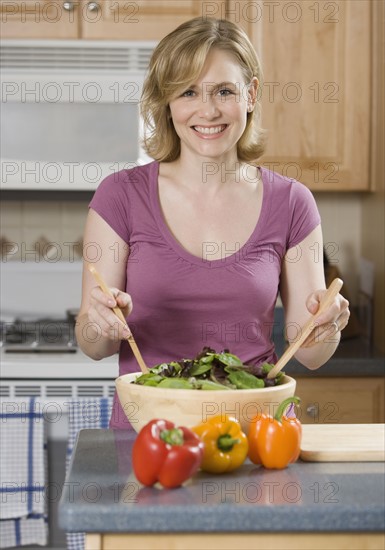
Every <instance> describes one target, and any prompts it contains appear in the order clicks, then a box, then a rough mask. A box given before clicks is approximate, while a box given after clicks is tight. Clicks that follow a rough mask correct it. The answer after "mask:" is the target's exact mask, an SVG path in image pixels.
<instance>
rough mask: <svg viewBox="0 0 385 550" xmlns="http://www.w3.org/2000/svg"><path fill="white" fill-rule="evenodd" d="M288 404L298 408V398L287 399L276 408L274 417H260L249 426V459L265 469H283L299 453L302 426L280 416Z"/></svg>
mask: <svg viewBox="0 0 385 550" xmlns="http://www.w3.org/2000/svg"><path fill="white" fill-rule="evenodd" d="M290 403H295V405H298V404H299V403H300V399H299V398H298V397H288V398H287V399H285V400H284V401H282V403H281V404H280V405H279V407H278V409H277V412H276V414H275V415H274V417H271V416H269V415H266V414H260V415H257V416H255V417H254V418H253V420H252V421H251V423H250V429H249V434H248V441H249V454H248V456H249V459H250V460H251V461H252V462H254V464H262V465H263V466H264V467H265V468H276V469H282V468H286V466H287V465H288V464H289V463H290V462H295V461H296V460H297V459H298V457H299V453H300V448H301V437H302V426H301V423H300V421H299V420H298V418H288V417H286V416H283V413H284V412H285V410H286V407H287V406H288V405H289V404H290Z"/></svg>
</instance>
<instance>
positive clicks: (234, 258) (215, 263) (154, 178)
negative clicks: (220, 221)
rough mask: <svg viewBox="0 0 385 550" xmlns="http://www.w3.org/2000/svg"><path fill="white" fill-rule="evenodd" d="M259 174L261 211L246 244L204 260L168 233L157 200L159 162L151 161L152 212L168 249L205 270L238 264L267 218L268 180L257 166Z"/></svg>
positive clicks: (158, 199) (263, 169) (263, 171)
mask: <svg viewBox="0 0 385 550" xmlns="http://www.w3.org/2000/svg"><path fill="white" fill-rule="evenodd" d="M258 168H259V169H260V172H261V182H262V186H263V192H262V205H261V210H260V213H259V217H258V220H257V223H256V225H255V227H254V229H253V231H252V233H251V235H250V236H249V238H248V239H247V240H246V242H245V243H244V244H243V245H242V246H241V247H240V248H239V249H238V250H237V251H236V252H233V253H232V254H229V255H228V256H226V257H225V258H219V259H216V260H205V259H204V258H201V257H199V256H195V255H194V254H191V252H189V251H188V250H186V249H185V248H184V247H183V246H182V245H181V244H180V243H179V241H178V240H177V239H176V238H175V237H174V235H173V234H172V232H171V231H170V229H169V227H168V225H167V223H166V220H165V217H164V214H163V210H162V207H161V203H160V198H159V180H158V177H159V161H153V163H152V166H151V172H150V200H151V203H152V207H153V212H154V214H155V220H156V223H157V225H158V228H159V230H160V232H161V233H162V236H163V238H164V239H165V241H166V242H167V243H168V245H169V246H170V248H172V250H173V251H174V252H175V253H176V254H177V255H178V256H179V257H181V258H183V259H184V260H186V261H187V262H189V263H191V264H195V265H199V266H201V267H206V268H209V269H211V268H219V267H227V266H229V265H231V264H234V263H235V262H239V259H240V258H242V256H243V255H245V256H246V254H247V252H246V249H247V247H248V246H249V245H250V243H252V242H255V241H256V240H257V237H258V235H259V233H260V227H261V226H262V225H263V224H264V221H265V219H266V218H267V217H268V216H269V209H270V208H269V200H268V198H269V194H270V193H269V191H270V188H269V185H268V178H267V177H266V171H265V168H263V167H262V166H258Z"/></svg>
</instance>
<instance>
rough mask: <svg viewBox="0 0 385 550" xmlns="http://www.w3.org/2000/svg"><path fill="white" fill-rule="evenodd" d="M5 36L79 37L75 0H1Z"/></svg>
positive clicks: (77, 11) (0, 14)
mask: <svg viewBox="0 0 385 550" xmlns="http://www.w3.org/2000/svg"><path fill="white" fill-rule="evenodd" d="M0 16H1V36H2V38H20V39H26V38H36V39H37V38H52V39H53V38H59V39H63V38H79V10H78V9H77V7H76V2H65V1H64V0H56V1H55V2H52V0H0Z"/></svg>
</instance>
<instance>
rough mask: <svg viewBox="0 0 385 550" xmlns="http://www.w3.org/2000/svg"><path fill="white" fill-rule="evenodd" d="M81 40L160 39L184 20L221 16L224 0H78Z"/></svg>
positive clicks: (224, 5)
mask: <svg viewBox="0 0 385 550" xmlns="http://www.w3.org/2000/svg"><path fill="white" fill-rule="evenodd" d="M81 1H82V9H81V28H82V38H87V39H104V38H105V39H109V40H114V39H116V40H160V39H161V38H163V37H164V36H165V35H166V34H168V33H169V32H171V31H172V30H173V29H175V28H176V27H177V26H178V25H180V24H181V23H183V22H184V21H186V20H188V19H191V18H192V17H198V16H202V15H203V16H205V15H209V14H210V13H213V14H214V13H216V14H218V13H223V16H225V7H226V1H225V0H217V1H215V2H208V1H205V0H135V1H133V2H130V1H128V0H97V1H96V2H90V1H89V0H81Z"/></svg>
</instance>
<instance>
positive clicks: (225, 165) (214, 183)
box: [175, 151, 247, 191]
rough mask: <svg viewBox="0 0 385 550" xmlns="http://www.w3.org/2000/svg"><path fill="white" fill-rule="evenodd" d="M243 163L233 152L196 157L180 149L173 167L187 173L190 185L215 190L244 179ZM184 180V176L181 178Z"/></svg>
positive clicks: (244, 168) (200, 188) (244, 167)
mask: <svg viewBox="0 0 385 550" xmlns="http://www.w3.org/2000/svg"><path fill="white" fill-rule="evenodd" d="M246 166H247V165H245V164H244V163H242V162H240V161H239V160H238V158H237V156H236V153H235V154H231V155H229V154H228V155H223V156H221V157H220V158H210V157H198V158H197V156H196V155H189V154H188V153H184V152H183V151H182V153H181V156H180V157H179V159H177V160H176V161H175V168H176V169H177V170H178V171H179V172H180V173H181V174H188V176H189V177H188V182H189V186H190V187H194V188H197V187H198V188H199V190H200V191H201V190H202V189H203V188H206V189H207V190H209V189H211V190H215V189H219V188H221V187H223V186H224V185H226V186H228V185H229V184H230V185H231V184H235V183H239V182H240V181H242V180H244V179H245V176H244V172H245V170H246ZM183 179H184V180H185V178H183Z"/></svg>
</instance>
